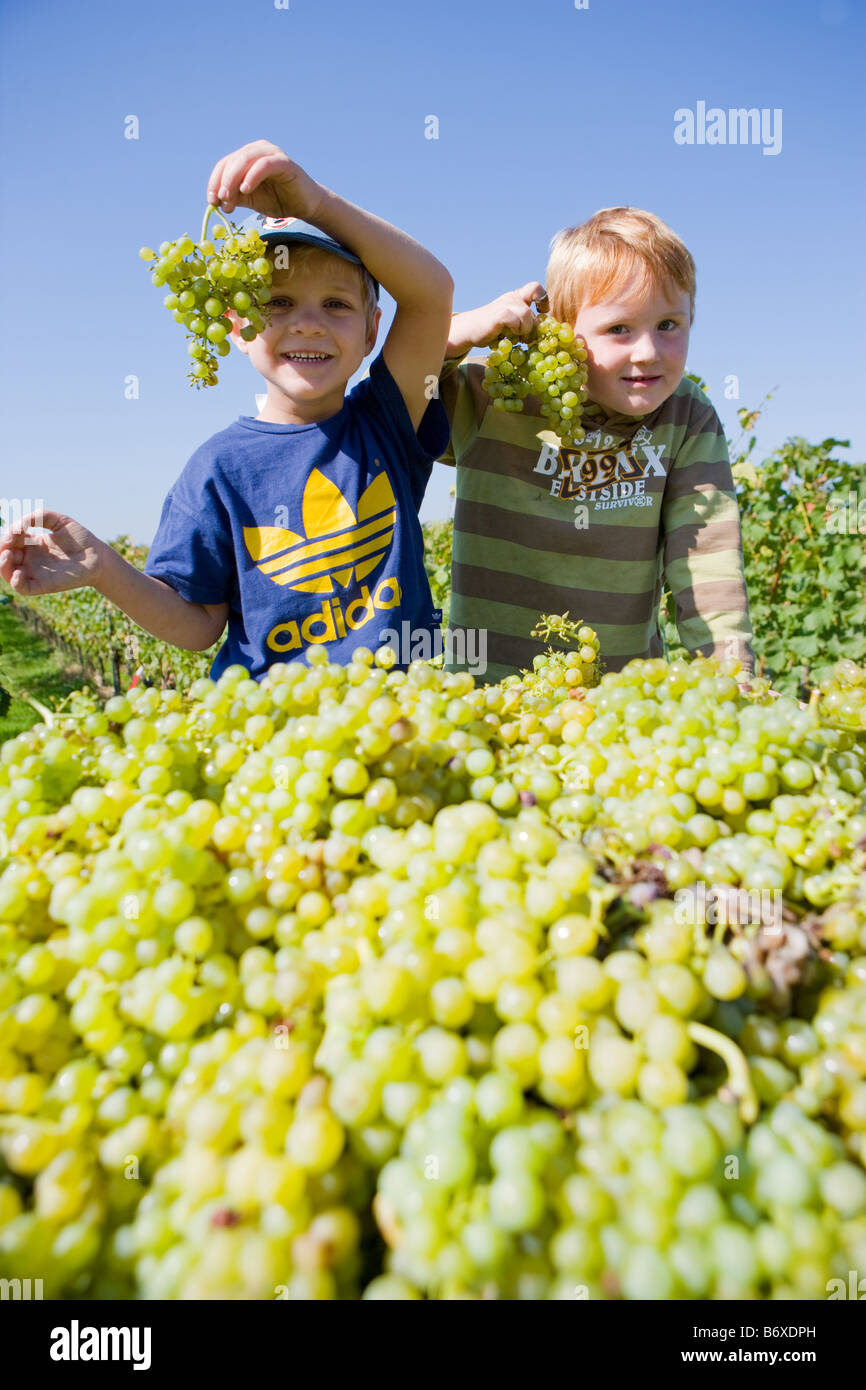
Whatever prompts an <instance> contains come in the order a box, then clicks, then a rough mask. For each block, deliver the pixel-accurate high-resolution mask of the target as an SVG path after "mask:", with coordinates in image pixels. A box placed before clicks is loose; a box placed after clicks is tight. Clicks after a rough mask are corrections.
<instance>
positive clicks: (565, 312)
mask: <svg viewBox="0 0 866 1390" xmlns="http://www.w3.org/2000/svg"><path fill="white" fill-rule="evenodd" d="M635 271H637V272H638V274H641V275H642V280H643V283H642V285H641V288H640V290H639V291H638V300H639V302H641V303H642V302H643V301H644V300H645V299H647V298H648V297H649V295H650V294H651V292H652V290H653V289H659V288H661V289H663V288H664V287H665V286H666V285H669V284H671V283H673V284H674V285H676V286H678V287H679V288H680V289H681V290H686V291H687V292H688V296H689V301H690V319H689V322H690V323H691V322H693V321H694V317H695V263H694V261H693V260H692V257H691V253H690V252H689V251H688V249H687V247H686V246H685V245H684V244H683V242H682V241H680V239H679V237H678V236H677V235H676V233H675V232H672V231H671V229H670V227H669V226H668V225H667V223H665V222H662V220H661V218H660V217H656V216H655V214H654V213H652V212H645V211H644V210H643V209H642V208H602V209H601V210H600V211H599V212H597V213H596V214H595V215H594V216H593V217H590V218H589V220H588V221H587V222H582V223H581V224H580V226H578V227H565V228H563V230H562V231H560V232H557V234H556V236H555V237H554V238H553V240H552V241H551V243H550V258H549V260H548V262H547V271H546V280H545V285H546V289H547V296H548V301H549V304H550V312H551V314H552V315H553V317H554V318H556V319H559V320H560V322H561V323H572V324H573V323H574V321H575V319H576V318H577V315H578V312H579V310H580V309H581V308H583V306H584V305H587V304H597V303H599V302H600V301H601V300H603V299H607V298H610V297H611V296H612V295H613V294H614V293H616V292H617V291H618V290H621V289H622V287H623V286H624V285H625V284H626V283H627V282H628V281H629V280H630V279H631V277H632V275H633V274H634V273H635Z"/></svg>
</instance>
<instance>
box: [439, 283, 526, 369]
mask: <svg viewBox="0 0 866 1390" xmlns="http://www.w3.org/2000/svg"><path fill="white" fill-rule="evenodd" d="M546 298H547V294H546V292H545V289H544V286H543V285H540V284H539V283H538V281H537V280H530V281H529V282H528V283H527V284H525V285H524V286H523V287H522V288H521V289H519V290H508V291H507V292H506V293H505V294H501V295H499V297H498V298H497V299H492V300H491V301H490V303H489V304H482V305H481V306H480V307H479V308H478V309H468V310H467V311H466V313H464V314H454V315H453V317H452V319H451V331H450V333H449V335H448V346H447V348H446V351H445V356H446V357H462V356H463V354H464V353H466V352H468V351H469V350H470V348H473V347H489V345H490V344H491V343H493V342H495V341H496V339H497V338H498V337H500V335H501V334H502V333H505V334H506V335H507V336H508V337H510V338H515V339H518V340H520V341H522V342H526V341H527V339H528V338H531V337H532V335H533V334H534V332H535V324H536V316H535V314H534V313H533V309H532V306H533V304H542V303H543V302H544V300H545V299H546Z"/></svg>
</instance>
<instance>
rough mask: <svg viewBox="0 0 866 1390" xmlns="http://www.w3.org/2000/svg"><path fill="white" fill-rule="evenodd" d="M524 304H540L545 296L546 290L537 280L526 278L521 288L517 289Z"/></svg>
mask: <svg viewBox="0 0 866 1390" xmlns="http://www.w3.org/2000/svg"><path fill="white" fill-rule="evenodd" d="M517 294H519V295H520V298H521V299H522V300H523V301H524V303H525V304H540V303H541V301H542V300H543V299H546V298H547V290H546V289H545V288H544V286H543V285H542V284H540V283H539V282H538V280H528V281H527V282H526V284H525V285H524V286H523V288H522V289H519V290H518V291H517Z"/></svg>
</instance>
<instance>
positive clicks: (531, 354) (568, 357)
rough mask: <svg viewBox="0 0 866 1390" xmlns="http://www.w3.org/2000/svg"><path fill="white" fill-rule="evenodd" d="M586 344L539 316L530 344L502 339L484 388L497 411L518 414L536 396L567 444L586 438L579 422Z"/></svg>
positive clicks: (488, 367)
mask: <svg viewBox="0 0 866 1390" xmlns="http://www.w3.org/2000/svg"><path fill="white" fill-rule="evenodd" d="M586 359H587V352H586V343H585V342H584V340H583V338H580V337H578V336H576V335H575V332H574V329H573V328H572V327H571V325H570V324H568V323H559V322H558V321H557V320H556V319H554V318H552V317H551V316H550V314H540V315H539V316H538V321H537V325H536V333H535V336H534V337H533V338H532V340H531V342H529V343H526V344H521V343H518V342H515V341H514V340H513V339H512V338H500V340H499V342H498V343H497V344H496V347H495V348H494V349H493V350H492V351H491V352H489V353H488V355H487V365H486V367H485V370H484V377H483V383H484V389H485V390H486V391H487V393H488V395H490V396H491V397H492V398H493V404H494V406H495V407H496V409H497V410H511V411H520V410H522V409H523V402H524V400H525V398H526V397H527V396H528V395H530V394H532V395H534V396H538V397H539V399H540V400H541V406H540V411H541V414H542V415H544V416H546V417H547V418H548V419H549V421H550V424H551V426H552V427H553V429H554V430H555V431H556V433H557V434H558V435H559V437H560V439H561V440H562V443H563V444H565V445H566V446H570V445H572V444H575V443H577V442H578V441H579V440H581V439H583V438H584V435H585V431H584V430H583V429H582V428H581V424H580V418H581V411H582V409H583V402H584V400H585V399H586V377H587V370H586Z"/></svg>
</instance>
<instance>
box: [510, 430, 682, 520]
mask: <svg viewBox="0 0 866 1390" xmlns="http://www.w3.org/2000/svg"><path fill="white" fill-rule="evenodd" d="M616 443H617V441H616V438H615V436H614V435H612V434H602V432H601V430H593V431H592V433H591V434H587V436H586V438H585V439H584V441H583V446H582V448H580V449H566V448H561V449H559V450H557V449H556V448H555V446H552V445H549V444H545V445H544V446H543V448H542V451H541V453H540V454H539V456H538V459H537V461H536V464H535V468H534V470H533V472H535V473H544V474H546V475H547V476H548V477H549V478H550V479H551V482H550V491H551V494H552V495H553V496H554V497H561V498H562V499H563V500H564V501H568V502H584V503H588V504H589V505H590V506H591V507H592V509H593V510H594V511H609V510H611V509H612V508H614V507H651V506H652V505H653V503H652V497H650V496H648V495H647V492H646V483H647V478H651V477H656V478H664V477H666V476H667V469H666V468H665V466H664V463H663V461H662V456H663V454H664V449H665V446H664V444H653V442H652V432H651V431H650V430H648V429H647V427H646V426H645V425H641V426H640V428H639V429H638V430H636V431H635V433H634V435H633V436H632V438H631V440H630V441H629V442H628V443H627V444H626V445H625V446H624V447H621V448H619V449H617V447H616Z"/></svg>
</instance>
